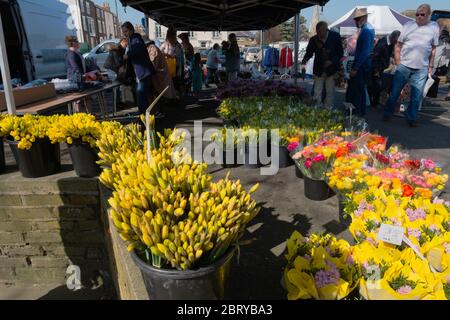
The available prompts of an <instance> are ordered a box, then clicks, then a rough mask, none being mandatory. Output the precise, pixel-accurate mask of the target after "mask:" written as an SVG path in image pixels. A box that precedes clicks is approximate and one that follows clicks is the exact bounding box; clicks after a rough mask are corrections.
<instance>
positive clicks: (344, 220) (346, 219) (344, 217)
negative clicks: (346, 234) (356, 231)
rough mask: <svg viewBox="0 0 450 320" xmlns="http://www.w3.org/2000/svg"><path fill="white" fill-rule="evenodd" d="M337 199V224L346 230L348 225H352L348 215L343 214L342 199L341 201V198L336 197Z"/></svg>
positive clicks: (343, 205)
mask: <svg viewBox="0 0 450 320" xmlns="http://www.w3.org/2000/svg"><path fill="white" fill-rule="evenodd" d="M338 199H339V222H340V223H341V224H342V225H343V226H345V227H346V228H348V227H349V226H350V224H351V223H352V217H351V216H350V215H345V212H344V209H345V204H344V199H342V197H338Z"/></svg>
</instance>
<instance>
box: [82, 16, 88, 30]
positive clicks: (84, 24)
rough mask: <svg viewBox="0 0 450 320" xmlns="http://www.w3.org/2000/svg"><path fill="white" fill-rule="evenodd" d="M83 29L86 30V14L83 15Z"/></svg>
mask: <svg viewBox="0 0 450 320" xmlns="http://www.w3.org/2000/svg"><path fill="white" fill-rule="evenodd" d="M82 20H83V30H84V31H88V27H87V23H86V16H83V19H82Z"/></svg>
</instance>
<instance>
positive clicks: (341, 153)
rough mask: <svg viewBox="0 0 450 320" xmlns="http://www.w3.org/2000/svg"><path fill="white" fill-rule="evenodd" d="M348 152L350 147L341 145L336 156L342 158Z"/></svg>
mask: <svg viewBox="0 0 450 320" xmlns="http://www.w3.org/2000/svg"><path fill="white" fill-rule="evenodd" d="M347 154H348V149H347V148H344V147H340V148H338V149H337V151H336V158H340V157H343V156H346V155H347Z"/></svg>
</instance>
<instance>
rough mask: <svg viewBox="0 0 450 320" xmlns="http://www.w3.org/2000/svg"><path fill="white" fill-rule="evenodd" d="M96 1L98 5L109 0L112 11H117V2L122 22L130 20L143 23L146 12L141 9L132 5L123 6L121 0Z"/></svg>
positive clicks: (134, 22)
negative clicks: (136, 8) (135, 8)
mask: <svg viewBox="0 0 450 320" xmlns="http://www.w3.org/2000/svg"><path fill="white" fill-rule="evenodd" d="M94 2H95V3H96V4H98V5H101V4H102V3H104V2H109V6H110V8H111V11H112V12H114V13H116V2H117V11H118V12H119V20H120V21H121V22H125V21H130V22H131V23H133V24H142V22H141V19H142V18H143V17H144V14H143V13H142V12H140V11H137V10H134V9H133V8H131V7H126V8H125V7H123V6H122V3H121V2H120V1H119V0H94Z"/></svg>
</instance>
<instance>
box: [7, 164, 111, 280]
mask: <svg viewBox="0 0 450 320" xmlns="http://www.w3.org/2000/svg"><path fill="white" fill-rule="evenodd" d="M100 212H101V211H100V197H99V184H98V181H97V179H82V178H77V177H75V176H74V173H73V171H69V172H65V173H60V174H57V175H53V176H50V177H43V178H38V179H26V178H22V177H21V176H20V173H18V172H15V173H10V174H4V175H0V284H4V283H8V284H16V283H29V284H31V283H33V284H39V283H47V284H48V283H55V284H62V285H63V284H65V283H66V278H67V277H68V275H67V274H66V270H67V267H68V266H69V265H71V264H74V265H78V266H79V267H80V270H81V279H82V282H83V284H85V285H88V284H89V283H90V280H92V279H96V277H98V276H99V275H101V276H102V277H105V276H107V277H108V276H109V273H110V272H109V262H108V254H107V250H106V246H105V240H104V239H105V236H104V234H105V233H104V227H103V223H102V220H101V214H100Z"/></svg>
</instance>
